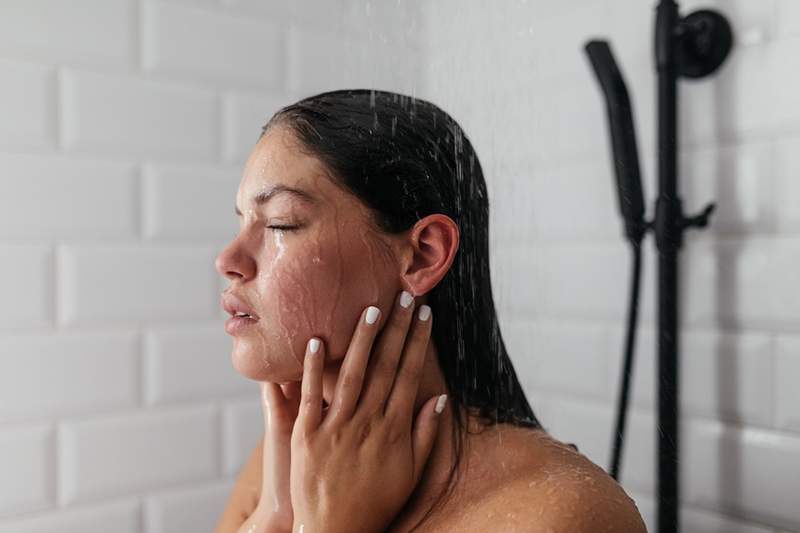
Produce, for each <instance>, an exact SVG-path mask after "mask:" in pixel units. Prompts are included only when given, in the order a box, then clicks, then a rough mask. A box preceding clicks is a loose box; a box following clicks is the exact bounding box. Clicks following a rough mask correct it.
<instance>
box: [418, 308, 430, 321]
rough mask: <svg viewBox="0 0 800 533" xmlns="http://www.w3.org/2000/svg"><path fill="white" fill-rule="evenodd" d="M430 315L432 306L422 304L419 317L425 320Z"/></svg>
mask: <svg viewBox="0 0 800 533" xmlns="http://www.w3.org/2000/svg"><path fill="white" fill-rule="evenodd" d="M430 316H431V308H430V307H429V306H428V305H426V304H422V306H421V307H420V308H419V319H420V320H422V321H423V322H425V321H426V320H428V318H429V317H430Z"/></svg>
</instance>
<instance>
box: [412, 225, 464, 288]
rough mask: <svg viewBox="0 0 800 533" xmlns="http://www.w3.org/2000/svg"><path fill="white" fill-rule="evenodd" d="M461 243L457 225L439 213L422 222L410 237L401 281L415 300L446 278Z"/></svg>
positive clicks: (416, 226) (415, 226) (414, 228)
mask: <svg viewBox="0 0 800 533" xmlns="http://www.w3.org/2000/svg"><path fill="white" fill-rule="evenodd" d="M458 243H459V229H458V225H457V224H456V223H455V222H454V221H453V219H451V218H450V217H448V216H447V215H444V214H441V213H436V214H433V215H428V216H427V217H425V218H423V219H421V220H419V221H418V222H417V223H416V224H415V225H414V227H413V228H412V230H411V231H410V232H409V234H408V241H407V244H406V245H407V247H408V249H407V251H406V256H407V257H408V260H407V261H408V262H407V264H406V265H405V268H404V272H403V274H402V279H403V281H404V285H405V286H406V288H407V290H408V291H409V292H411V293H412V294H413V295H414V296H421V295H423V294H426V293H428V292H430V291H431V290H432V289H433V288H434V287H435V286H436V285H437V284H438V283H439V282H440V281H441V280H442V278H444V276H445V275H446V274H447V272H448V271H449V270H450V267H451V265H452V263H453V260H454V258H455V254H456V251H457V250H458Z"/></svg>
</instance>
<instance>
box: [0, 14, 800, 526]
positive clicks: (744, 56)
mask: <svg viewBox="0 0 800 533" xmlns="http://www.w3.org/2000/svg"><path fill="white" fill-rule="evenodd" d="M681 4H682V6H683V7H684V9H689V8H694V7H700V6H709V5H716V7H718V8H719V9H722V10H724V11H725V12H726V13H727V14H728V15H729V16H730V18H731V20H732V22H733V24H734V26H735V31H736V34H737V41H738V42H737V47H736V50H735V51H734V53H733V55H732V56H731V58H730V60H729V61H728V62H727V63H726V65H725V66H724V68H723V69H722V70H721V72H720V73H719V74H718V75H717V76H715V77H714V78H711V79H707V80H703V81H696V82H692V83H682V84H681V86H680V96H681V106H680V113H681V116H680V120H681V131H680V145H681V148H682V155H681V169H682V175H681V181H680V187H681V195H682V198H683V200H684V205H685V208H686V211H687V212H688V213H692V214H694V213H696V212H697V211H698V210H699V209H701V208H702V207H703V206H704V205H705V204H706V203H707V202H709V201H715V202H717V210H716V212H715V214H714V216H713V219H712V224H711V227H710V228H708V229H706V230H703V231H696V230H693V231H690V232H689V233H687V234H686V238H685V243H684V247H683V251H682V255H681V280H682V287H681V298H680V303H681V308H682V322H683V324H682V330H681V338H680V341H681V347H682V351H681V372H682V373H681V390H682V416H683V425H682V433H681V448H682V449H681V452H682V455H681V488H682V493H681V494H682V498H683V502H684V506H683V508H682V515H681V516H682V519H683V521H684V528H683V530H684V531H687V532H719V533H721V532H726V533H728V532H747V533H767V532H770V533H778V532H780V533H784V532H789V531H800V511H798V509H797V505H796V502H797V488H798V484H797V479H796V478H797V475H796V473H797V472H800V403H798V402H797V401H794V400H792V394H791V393H792V390H791V387H792V382H793V381H794V380H793V379H792V378H793V377H794V376H797V375H800V278H799V277H798V275H797V274H796V273H795V272H797V268H796V266H795V264H796V263H798V262H799V261H800V234H799V233H800V208H798V205H800V204H798V202H797V201H796V200H795V199H796V198H798V197H800V186H798V185H797V184H796V181H795V179H794V178H795V176H797V174H798V173H800V155H798V154H800V102H796V101H795V100H796V98H794V95H795V94H800V74H798V70H797V69H796V68H794V67H795V65H796V60H795V57H796V55H797V54H798V53H800V9H798V2H797V1H796V0H758V1H755V0H750V1H746V0H718V1H717V2H716V4H709V3H705V4H702V3H700V2H697V1H693V2H691V4H690V3H689V2H682V3H681ZM653 5H654V2H653V1H647V0H607V1H604V2H596V1H594V2H593V1H591V0H562V1H559V2H552V1H551V2H544V1H543V0H529V1H524V0H514V1H507V2H492V3H488V2H481V1H478V0H436V1H433V2H416V1H415V2H411V1H406V2H369V1H366V0H363V1H362V0H349V1H345V0H337V1H335V2H334V1H325V2H322V1H317V2H315V1H313V0H304V1H301V2H297V1H295V2H291V3H290V2H279V1H277V0H273V1H266V0H265V1H260V0H73V1H71V2H69V3H66V2H59V1H58V0H36V1H32V0H27V1H23V0H4V1H3V2H2V4H0V117H2V118H3V119H2V120H0V172H1V173H2V174H0V293H2V294H3V295H4V299H3V301H4V302H5V305H3V306H0V472H2V475H0V532H2V533H6V532H14V533H18V532H22V531H24V532H29V533H33V532H36V533H43V532H53V531H59V532H62V531H82V532H94V531H98V532H99V531H104V532H105V531H109V530H110V529H113V530H114V531H120V532H131V533H140V532H141V533H155V532H159V533H160V532H169V531H175V532H178V531H181V532H182V531H202V530H209V529H210V527H211V526H210V524H213V523H214V522H215V521H216V519H217V518H218V516H219V513H220V511H221V509H222V505H223V503H224V500H225V498H226V497H227V493H228V491H229V490H230V488H231V486H232V482H233V479H234V476H235V474H236V472H237V471H238V469H239V468H240V467H241V465H242V463H243V461H244V460H245V458H246V456H247V454H248V453H249V452H250V451H251V450H252V447H253V445H254V444H255V442H256V440H257V439H258V436H259V434H260V432H261V431H262V425H261V424H262V423H261V413H260V409H259V406H258V403H257V388H256V386H255V384H254V383H252V382H249V381H247V380H245V379H244V378H241V377H239V376H238V375H236V374H235V372H234V371H233V370H232V369H231V367H230V362H229V359H228V355H229V353H230V346H231V341H230V338H229V337H228V336H227V335H226V334H225V333H224V331H223V329H222V321H223V319H224V314H223V313H222V312H221V311H220V309H219V305H218V298H219V293H220V292H221V290H222V289H223V288H224V287H225V286H226V281H225V280H223V279H222V278H221V277H220V276H218V275H217V273H216V272H215V270H214V265H213V260H214V257H215V256H216V254H217V253H218V251H219V250H220V249H221V247H222V246H224V244H225V243H226V242H227V241H228V240H229V239H230V238H231V237H232V236H233V235H234V234H235V231H236V229H237V226H236V218H235V216H234V215H233V200H234V195H235V191H236V187H237V185H238V181H239V179H240V177H241V170H242V165H243V162H244V160H245V158H246V156H247V154H248V152H249V150H250V148H251V147H252V144H253V143H254V141H255V139H256V137H257V136H258V133H259V132H260V127H261V125H262V124H263V123H264V121H265V120H266V119H267V118H268V117H269V116H270V115H271V113H272V112H274V111H275V110H276V109H277V108H279V107H280V106H282V105H285V104H286V103H289V102H291V101H294V100H295V99H297V98H299V97H301V96H305V95H309V94H313V93H315V92H319V91H322V90H328V89H334V88H343V87H376V88H380V89H388V90H395V91H399V92H403V93H405V94H413V95H417V96H420V97H422V98H426V99H429V100H431V101H433V102H435V103H436V104H438V105H440V106H441V107H442V108H443V109H445V110H446V111H448V112H450V113H451V114H452V115H453V116H454V117H455V118H456V119H457V120H459V122H460V123H461V124H462V126H463V127H464V129H465V131H466V133H467V135H468V136H469V138H470V139H471V140H472V142H473V143H474V145H475V147H476V149H477V151H478V155H479V157H480V160H481V163H482V166H483V170H484V173H485V176H486V180H487V183H488V186H489V194H490V201H491V203H492V218H491V227H490V230H491V234H492V257H491V261H492V269H493V271H492V272H493V283H494V290H495V298H496V302H497V304H498V307H499V311H500V313H501V325H502V327H503V332H504V336H505V339H506V342H507V345H508V347H509V350H510V352H511V356H512V359H513V361H514V363H515V365H516V367H517V369H518V372H519V374H520V377H521V379H522V381H523V383H524V385H525V387H526V390H527V392H528V396H529V399H530V401H531V403H532V405H533V407H534V410H535V412H536V413H537V415H538V416H539V417H540V418H541V420H542V421H543V423H544V424H545V426H546V427H547V428H548V429H549V430H550V431H551V433H553V434H554V435H555V436H556V437H558V438H561V439H563V440H567V441H569V442H575V443H577V444H578V446H579V448H580V449H581V451H583V452H584V453H586V454H587V455H588V456H589V457H590V458H592V459H593V460H594V461H595V462H596V463H597V464H599V465H601V466H603V467H604V468H607V467H608V456H609V452H610V446H609V444H610V441H611V428H612V424H613V417H614V404H615V400H616V392H617V387H618V381H619V372H620V369H621V357H622V350H623V335H624V332H625V331H624V325H625V324H624V319H625V315H626V311H627V301H628V290H629V287H628V283H629V272H630V251H629V250H628V248H627V246H626V245H625V242H624V241H623V239H622V226H621V224H620V220H619V217H618V215H617V205H616V197H615V194H616V193H615V191H614V189H613V187H612V185H613V175H612V174H611V164H610V159H609V150H608V139H607V137H606V129H605V128H606V125H605V122H604V120H605V117H604V108H603V101H602V99H601V97H600V93H599V90H598V88H597V86H596V83H595V81H594V78H593V76H592V74H591V71H590V70H589V67H588V63H587V62H586V60H585V58H584V55H583V52H582V49H581V47H582V46H583V44H584V42H585V41H586V40H587V39H588V38H590V37H595V36H598V37H602V36H606V37H610V38H611V39H612V46H613V48H614V51H615V52H616V54H617V58H618V61H619V63H620V65H621V68H622V69H623V73H624V75H625V77H626V79H627V81H628V83H629V88H630V90H631V92H632V95H633V99H634V102H633V103H634V106H635V109H634V111H635V114H636V126H637V133H638V136H639V138H638V140H639V149H640V153H641V155H642V166H643V173H644V178H645V179H646V184H645V185H646V187H645V194H646V197H647V205H648V210H649V212H648V216H651V215H652V202H653V200H654V198H655V196H654V189H655V176H654V173H653V163H654V159H653V157H654V143H655V136H654V127H655V122H654V113H653V106H654V103H655V100H654V88H655V87H654V84H653V81H654V78H653V73H652V62H651V28H652V22H653V10H652V7H653ZM655 257H656V255H655V251H654V247H653V241H652V236H649V237H648V239H647V241H646V242H645V247H644V273H643V280H642V292H643V294H642V305H641V307H642V310H641V316H640V327H639V330H638V348H637V353H636V361H635V373H636V376H635V380H634V382H633V390H632V401H633V406H632V412H631V413H630V416H629V425H628V440H627V442H626V447H625V462H624V465H623V479H622V483H623V485H624V486H625V488H626V490H628V492H629V493H630V494H631V496H633V497H634V499H635V500H636V502H637V504H638V506H639V508H640V510H641V511H642V513H643V515H644V516H645V519H646V521H647V522H648V525H649V527H650V529H651V530H653V531H654V530H655V528H654V517H655V492H654V472H655V469H654V462H653V459H654V454H655V439H654V437H655V435H656V430H655V426H654V417H653V414H654V403H653V402H654V390H655V386H656V379H655V368H656V361H655V358H654V351H655V347H656V344H655V342H656V341H655V336H654V328H653V326H654V324H655V319H656V317H655V306H654V304H655V291H654V288H655V277H654V275H655V269H654V260H655ZM110 524H113V525H110Z"/></svg>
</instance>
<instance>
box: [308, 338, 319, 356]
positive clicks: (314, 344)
mask: <svg viewBox="0 0 800 533" xmlns="http://www.w3.org/2000/svg"><path fill="white" fill-rule="evenodd" d="M308 349H309V350H311V353H317V350H319V339H311V340H310V341H308Z"/></svg>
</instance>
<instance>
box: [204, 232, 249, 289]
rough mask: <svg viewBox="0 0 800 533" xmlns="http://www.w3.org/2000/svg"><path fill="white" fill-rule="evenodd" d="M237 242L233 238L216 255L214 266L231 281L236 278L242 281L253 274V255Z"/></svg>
mask: <svg viewBox="0 0 800 533" xmlns="http://www.w3.org/2000/svg"><path fill="white" fill-rule="evenodd" d="M237 242H238V241H237V240H234V241H233V242H232V243H231V244H229V245H228V246H226V247H225V249H224V250H222V251H221V252H220V253H219V255H217V259H216V260H215V261H214V266H215V267H216V268H217V272H219V273H220V274H221V275H223V276H225V277H226V278H228V279H229V280H231V281H233V280H235V279H237V278H238V279H239V280H240V281H242V282H244V281H247V280H249V279H252V278H253V277H254V276H255V272H256V265H255V261H254V260H253V257H252V256H251V255H250V254H248V253H247V251H246V250H244V249H243V248H242V247H241V246H239V245H238V244H237Z"/></svg>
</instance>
